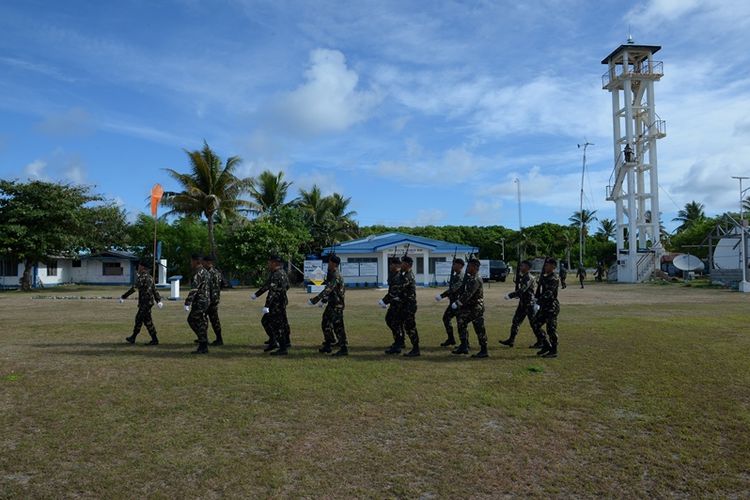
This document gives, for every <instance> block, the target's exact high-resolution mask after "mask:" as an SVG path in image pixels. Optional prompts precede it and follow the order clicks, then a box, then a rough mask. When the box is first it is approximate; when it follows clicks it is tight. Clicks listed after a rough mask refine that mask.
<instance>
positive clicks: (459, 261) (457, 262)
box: [453, 258, 465, 266]
mask: <svg viewBox="0 0 750 500" xmlns="http://www.w3.org/2000/svg"><path fill="white" fill-rule="evenodd" d="M453 263H454V264H461V265H462V266H463V265H464V264H465V262H464V259H461V258H455V259H453Z"/></svg>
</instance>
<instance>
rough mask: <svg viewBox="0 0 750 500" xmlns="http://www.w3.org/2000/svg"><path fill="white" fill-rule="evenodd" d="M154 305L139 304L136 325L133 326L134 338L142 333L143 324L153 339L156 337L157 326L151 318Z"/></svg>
mask: <svg viewBox="0 0 750 500" xmlns="http://www.w3.org/2000/svg"><path fill="white" fill-rule="evenodd" d="M152 307H153V306H152V305H146V304H144V305H139V306H138V312H137V313H135V326H134V327H133V338H135V337H136V336H137V335H138V334H139V333H141V326H145V327H146V330H148V334H149V335H151V338H152V339H155V338H156V327H155V326H154V322H153V321H152V319H151V308H152Z"/></svg>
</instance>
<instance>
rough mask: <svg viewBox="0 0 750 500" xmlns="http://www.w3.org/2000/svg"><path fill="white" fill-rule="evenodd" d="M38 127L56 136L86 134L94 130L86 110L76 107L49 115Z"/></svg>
mask: <svg viewBox="0 0 750 500" xmlns="http://www.w3.org/2000/svg"><path fill="white" fill-rule="evenodd" d="M37 128H38V129H39V130H40V131H41V132H43V133H45V134H47V135H51V136H54V137H70V136H85V135H87V134H89V133H91V132H92V131H93V123H92V120H91V115H89V113H88V112H87V111H86V110H84V109H82V108H77V107H76V108H70V109H67V110H65V111H63V112H60V113H51V114H49V115H47V116H46V117H45V118H44V119H43V120H42V121H41V122H40V123H39V125H38V126H37Z"/></svg>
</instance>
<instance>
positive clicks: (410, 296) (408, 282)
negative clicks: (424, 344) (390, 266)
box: [397, 271, 419, 347]
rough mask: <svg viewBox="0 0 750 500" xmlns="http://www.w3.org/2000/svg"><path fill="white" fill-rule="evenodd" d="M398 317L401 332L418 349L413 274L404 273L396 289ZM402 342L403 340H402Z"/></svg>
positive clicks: (415, 289)
mask: <svg viewBox="0 0 750 500" xmlns="http://www.w3.org/2000/svg"><path fill="white" fill-rule="evenodd" d="M398 302H399V308H398V316H397V321H398V323H399V324H400V325H401V328H402V329H403V330H402V331H403V332H404V333H406V335H408V336H409V340H410V341H411V344H412V346H414V347H419V333H418V332H417V319H416V316H417V280H416V278H415V277H414V273H413V272H411V271H404V272H402V273H401V281H400V284H399V288H398ZM402 341H403V339H402Z"/></svg>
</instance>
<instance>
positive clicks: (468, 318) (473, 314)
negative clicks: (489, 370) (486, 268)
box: [456, 273, 487, 349]
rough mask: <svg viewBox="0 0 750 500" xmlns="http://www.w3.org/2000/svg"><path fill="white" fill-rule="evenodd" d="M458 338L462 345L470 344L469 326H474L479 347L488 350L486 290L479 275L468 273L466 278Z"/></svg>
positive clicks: (459, 307) (460, 304)
mask: <svg viewBox="0 0 750 500" xmlns="http://www.w3.org/2000/svg"><path fill="white" fill-rule="evenodd" d="M456 304H458V320H457V323H458V336H459V338H460V339H461V344H462V345H465V346H468V344H469V324H471V325H473V326H474V332H475V333H476V334H477V339H478V340H479V345H480V346H481V347H482V349H486V348H487V331H486V330H485V328H484V290H483V288H482V278H481V277H480V276H479V273H477V274H475V275H471V274H469V273H466V274H465V276H464V282H463V287H462V290H461V295H460V296H459V298H458V300H456Z"/></svg>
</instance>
